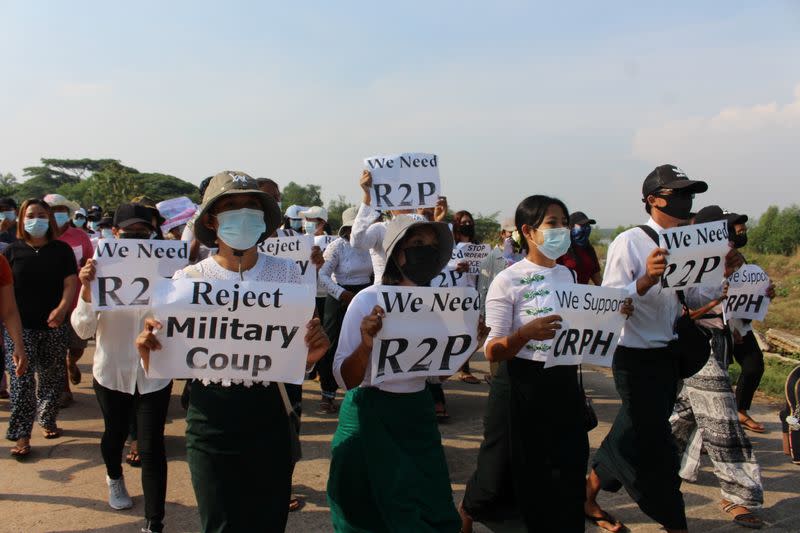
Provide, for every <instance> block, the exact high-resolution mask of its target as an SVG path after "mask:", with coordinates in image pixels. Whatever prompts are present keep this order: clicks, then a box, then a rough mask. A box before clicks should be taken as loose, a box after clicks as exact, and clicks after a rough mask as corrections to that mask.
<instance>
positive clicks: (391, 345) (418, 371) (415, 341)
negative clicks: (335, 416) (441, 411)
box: [371, 286, 480, 384]
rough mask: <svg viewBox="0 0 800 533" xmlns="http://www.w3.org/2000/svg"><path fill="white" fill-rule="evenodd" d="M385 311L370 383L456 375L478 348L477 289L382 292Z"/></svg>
mask: <svg viewBox="0 0 800 533" xmlns="http://www.w3.org/2000/svg"><path fill="white" fill-rule="evenodd" d="M378 305H380V306H381V307H383V309H384V311H386V317H385V318H384V319H383V326H382V328H381V330H380V331H379V332H378V334H377V335H376V336H375V342H374V344H373V348H372V365H371V366H372V382H373V383H376V384H377V383H383V382H384V381H395V380H398V379H408V378H410V377H425V376H449V375H452V374H454V373H455V372H456V371H457V370H458V369H459V368H461V365H462V364H464V362H465V361H466V360H467V359H468V358H469V356H470V355H472V353H473V352H474V351H475V349H476V348H477V342H478V341H477V330H478V314H479V310H480V297H479V296H478V292H477V291H476V290H475V289H471V288H450V289H435V288H431V287H388V286H387V287H382V288H381V290H380V292H379V293H378Z"/></svg>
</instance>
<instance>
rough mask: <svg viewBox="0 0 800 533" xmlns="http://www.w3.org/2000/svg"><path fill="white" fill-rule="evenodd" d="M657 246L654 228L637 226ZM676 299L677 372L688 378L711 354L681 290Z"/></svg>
mask: <svg viewBox="0 0 800 533" xmlns="http://www.w3.org/2000/svg"><path fill="white" fill-rule="evenodd" d="M639 229H641V230H642V231H644V232H645V233H646V234H647V235H648V236H649V237H650V238H651V239H653V241H655V243H656V246H659V241H658V234H657V233H656V230H654V229H653V228H651V227H650V226H647V225H641V226H639ZM676 293H677V296H678V301H679V302H680V303H681V306H682V307H683V313H682V314H681V316H680V317H678V320H677V322H676V323H675V333H677V334H678V340H677V342H676V343H675V350H676V351H677V353H678V361H679V362H678V373H679V375H680V377H681V378H682V379H686V378H690V377H692V376H694V375H695V374H697V373H698V372H699V371H700V369H701V368H703V367H704V366H705V365H706V363H707V362H708V357H709V356H710V355H711V343H710V341H709V338H708V336H707V335H706V334H705V333H704V332H703V330H702V329H700V328H699V327H697V324H695V323H694V320H693V319H692V316H691V314H690V313H689V306H688V305H686V296H685V295H684V294H683V291H676Z"/></svg>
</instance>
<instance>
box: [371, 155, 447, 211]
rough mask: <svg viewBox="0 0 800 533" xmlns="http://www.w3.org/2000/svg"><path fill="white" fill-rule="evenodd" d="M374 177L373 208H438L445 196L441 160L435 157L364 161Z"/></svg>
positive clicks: (403, 156)
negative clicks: (439, 200) (441, 176)
mask: <svg viewBox="0 0 800 533" xmlns="http://www.w3.org/2000/svg"><path fill="white" fill-rule="evenodd" d="M364 168H365V169H366V170H369V171H370V173H371V174H372V207H373V208H374V209H378V210H385V209H398V210H399V209H416V208H418V207H436V201H437V200H438V198H439V195H440V194H441V186H440V183H439V160H438V158H437V157H436V156H435V155H434V154H422V153H405V154H398V155H387V156H374V157H368V158H366V159H365V160H364Z"/></svg>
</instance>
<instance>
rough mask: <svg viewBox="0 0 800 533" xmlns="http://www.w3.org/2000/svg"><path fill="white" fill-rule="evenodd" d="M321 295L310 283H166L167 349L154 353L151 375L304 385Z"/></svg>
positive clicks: (158, 305)
mask: <svg viewBox="0 0 800 533" xmlns="http://www.w3.org/2000/svg"><path fill="white" fill-rule="evenodd" d="M314 294H315V291H314V289H313V288H312V287H310V286H308V285H304V284H279V283H262V282H256V281H220V280H198V279H189V278H187V279H178V280H164V281H159V282H158V283H157V284H156V287H155V289H154V292H153V312H154V313H155V317H156V319H157V320H158V321H159V322H161V324H162V329H161V330H160V331H159V332H158V340H159V341H160V342H161V347H162V349H161V350H158V351H154V352H152V353H151V354H150V364H149V369H148V376H150V377H156V378H197V379H250V380H260V381H279V382H282V383H295V384H298V385H299V384H300V383H302V382H303V379H304V378H305V367H306V357H307V355H308V347H307V346H306V344H305V334H306V324H307V323H308V321H309V320H310V319H311V316H312V315H313V313H314ZM252 407H253V408H257V407H258V406H252Z"/></svg>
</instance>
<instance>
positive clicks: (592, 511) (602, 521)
mask: <svg viewBox="0 0 800 533" xmlns="http://www.w3.org/2000/svg"><path fill="white" fill-rule="evenodd" d="M583 514H584V515H586V519H587V520H589V521H590V522H592V523H593V524H594V525H596V526H598V527H601V528H603V529H605V530H606V531H611V532H612V533H616V532H617V531H622V529H623V527H625V526H623V525H622V522H620V521H619V520H617V519H616V518H614V517H613V516H611V515H610V514H608V513H607V512H605V511H604V510H603V509H602V508H601V507H600V506H599V505H598V504H597V502H596V501H588V500H587V501H586V503H584V504H583Z"/></svg>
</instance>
